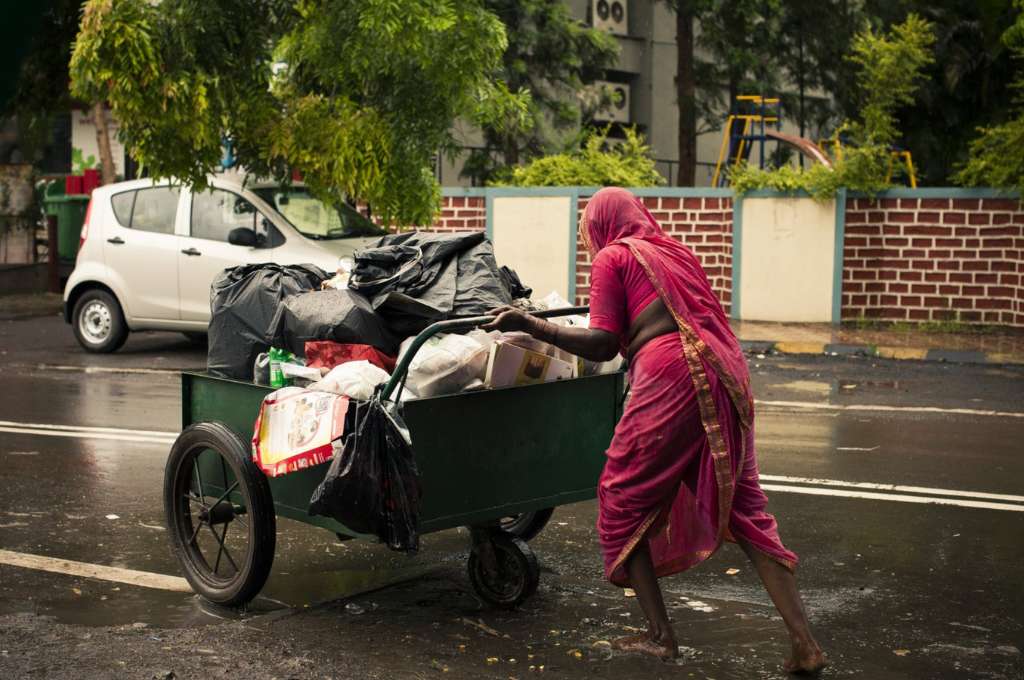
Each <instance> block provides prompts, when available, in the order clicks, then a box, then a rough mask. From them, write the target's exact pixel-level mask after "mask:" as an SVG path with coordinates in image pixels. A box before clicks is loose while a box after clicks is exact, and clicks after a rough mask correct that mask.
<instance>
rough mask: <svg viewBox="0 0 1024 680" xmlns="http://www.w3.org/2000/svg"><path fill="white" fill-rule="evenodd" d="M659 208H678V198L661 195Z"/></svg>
mask: <svg viewBox="0 0 1024 680" xmlns="http://www.w3.org/2000/svg"><path fill="white" fill-rule="evenodd" d="M661 209H662V210H678V209H679V199H678V198H676V197H674V196H665V197H662V199H661Z"/></svg>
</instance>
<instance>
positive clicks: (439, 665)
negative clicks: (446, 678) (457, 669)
mask: <svg viewBox="0 0 1024 680" xmlns="http://www.w3.org/2000/svg"><path fill="white" fill-rule="evenodd" d="M430 667H431V668H433V669H434V670H435V671H441V672H442V673H447V672H448V666H445V665H444V664H443V663H441V662H440V661H438V660H437V659H431V660H430Z"/></svg>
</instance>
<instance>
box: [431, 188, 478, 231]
mask: <svg viewBox="0 0 1024 680" xmlns="http://www.w3.org/2000/svg"><path fill="white" fill-rule="evenodd" d="M486 228H487V206H486V202H485V199H484V197H483V196H444V197H442V198H441V215H440V216H439V217H438V218H437V221H436V222H435V223H434V225H433V226H432V227H430V231H445V232H454V231H483V230H484V229H486Z"/></svg>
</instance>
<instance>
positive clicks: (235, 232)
mask: <svg viewBox="0 0 1024 680" xmlns="http://www.w3.org/2000/svg"><path fill="white" fill-rule="evenodd" d="M228 243H230V244H231V245H233V246H245V247H247V248H255V247H256V232H254V231H253V230H252V229H249V228H248V227H238V228H237V229H232V230H231V231H230V232H228Z"/></svg>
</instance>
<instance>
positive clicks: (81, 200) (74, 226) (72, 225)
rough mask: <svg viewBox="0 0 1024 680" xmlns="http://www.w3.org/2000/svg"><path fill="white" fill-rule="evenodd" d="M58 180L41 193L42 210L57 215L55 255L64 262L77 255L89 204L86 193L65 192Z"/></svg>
mask: <svg viewBox="0 0 1024 680" xmlns="http://www.w3.org/2000/svg"><path fill="white" fill-rule="evenodd" d="M63 192H64V187H63V186H60V183H59V182H53V183H52V184H50V186H48V187H47V188H46V191H45V193H44V194H43V210H44V211H45V212H46V214H47V215H54V216H56V217H57V255H58V256H59V259H60V260H61V261H64V262H74V260H75V257H77V256H78V241H79V237H80V236H81V234H82V222H84V221H85V209H86V208H87V207H88V206H89V196H88V194H65V193H63Z"/></svg>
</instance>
